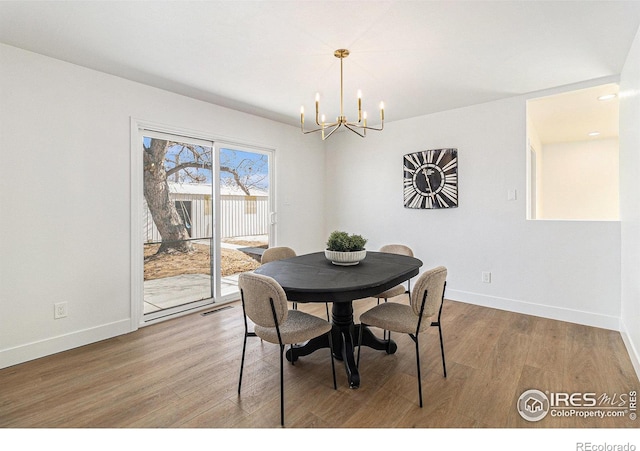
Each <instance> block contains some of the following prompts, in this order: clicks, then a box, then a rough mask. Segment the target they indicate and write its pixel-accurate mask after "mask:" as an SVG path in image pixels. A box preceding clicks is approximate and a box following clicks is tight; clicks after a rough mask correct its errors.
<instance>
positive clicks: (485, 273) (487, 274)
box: [482, 271, 491, 283]
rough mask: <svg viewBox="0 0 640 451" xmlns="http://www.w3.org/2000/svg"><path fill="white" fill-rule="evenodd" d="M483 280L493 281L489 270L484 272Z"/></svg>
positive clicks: (485, 281)
mask: <svg viewBox="0 0 640 451" xmlns="http://www.w3.org/2000/svg"><path fill="white" fill-rule="evenodd" d="M482 281H483V282H484V283H491V273H490V272H487V271H483V272H482Z"/></svg>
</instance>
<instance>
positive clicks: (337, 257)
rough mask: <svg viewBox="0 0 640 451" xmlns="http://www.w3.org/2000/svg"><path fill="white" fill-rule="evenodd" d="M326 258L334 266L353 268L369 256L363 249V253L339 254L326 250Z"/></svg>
mask: <svg viewBox="0 0 640 451" xmlns="http://www.w3.org/2000/svg"><path fill="white" fill-rule="evenodd" d="M324 256H325V257H327V260H330V261H331V263H333V264H334V265H340V266H352V265H357V264H358V263H360V261H361V260H364V258H365V257H366V256H367V251H366V249H363V250H361V251H353V252H339V251H330V250H328V249H325V251H324Z"/></svg>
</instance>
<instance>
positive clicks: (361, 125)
mask: <svg viewBox="0 0 640 451" xmlns="http://www.w3.org/2000/svg"><path fill="white" fill-rule="evenodd" d="M333 56H335V57H336V58H340V116H338V117H337V118H336V121H335V122H331V123H327V122H326V121H325V116H324V114H323V115H322V117H320V94H319V93H316V125H318V127H319V128H316V129H314V130H305V129H304V106H302V107H300V129H301V130H302V133H304V134H305V135H306V134H308V133H314V132H322V140H323V141H324V140H325V139H327V138H328V137H329V136H331V135H332V134H333V132H335V131H336V130H337V129H339V128H340V127H342V126H343V125H344V126H345V127H346V128H348V129H349V130H351V131H352V132H354V133H355V134H357V135H358V136H361V137H362V138H364V137H365V136H366V135H367V130H376V131H382V129H383V128H384V102H380V127H379V128H376V127H370V126H368V125H367V112H366V111H362V92H360V90H358V122H349V121H347V117H346V116H345V115H344V110H343V90H342V61H343V60H344V59H345V58H346V57H347V56H349V50H347V49H338V50H336V51H335V52H334V53H333Z"/></svg>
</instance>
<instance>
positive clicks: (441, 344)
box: [438, 321, 447, 377]
mask: <svg viewBox="0 0 640 451" xmlns="http://www.w3.org/2000/svg"><path fill="white" fill-rule="evenodd" d="M438 332H440V353H441V354H442V370H443V371H444V377H447V365H446V363H445V361H444V343H443V341H442V327H441V326H440V322H439V321H438Z"/></svg>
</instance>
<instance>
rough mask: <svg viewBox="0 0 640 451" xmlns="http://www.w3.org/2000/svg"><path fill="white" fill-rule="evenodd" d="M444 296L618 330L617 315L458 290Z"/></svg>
mask: <svg viewBox="0 0 640 451" xmlns="http://www.w3.org/2000/svg"><path fill="white" fill-rule="evenodd" d="M445 297H446V298H447V299H451V300H455V301H461V302H466V303H467V304H474V305H481V306H483V307H490V308H495V309H498V310H507V311H510V312H515V313H522V314H525V315H533V316H540V317H542V318H549V319H555V320H558V321H566V322H569V323H575V324H583V325H585V326H592V327H600V328H602V329H609V330H620V318H619V317H617V316H608V315H601V314H598V313H592V312H585V311H581V310H573V309H567V308H562V307H554V306H550V305H543V304H533V303H531V302H524V301H517V300H514V299H506V298H499V297H494V296H486V295H483V294H477V293H471V292H468V291H460V290H449V289H447V293H446V294H445Z"/></svg>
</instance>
